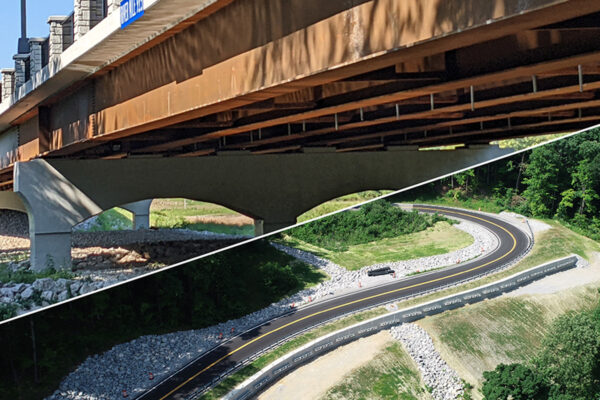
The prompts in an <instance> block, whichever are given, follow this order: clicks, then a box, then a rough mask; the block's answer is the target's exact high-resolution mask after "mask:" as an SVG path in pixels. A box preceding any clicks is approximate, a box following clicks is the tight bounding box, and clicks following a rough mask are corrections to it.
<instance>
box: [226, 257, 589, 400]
mask: <svg viewBox="0 0 600 400" xmlns="http://www.w3.org/2000/svg"><path fill="white" fill-rule="evenodd" d="M577 261H578V257H577V256H575V255H571V256H569V257H565V258H562V259H559V260H555V261H551V262H549V263H546V264H542V265H539V266H537V267H534V268H531V269H529V270H527V271H523V272H519V273H517V274H514V275H511V276H509V277H507V278H505V279H502V280H500V281H497V282H494V283H490V284H487V285H484V286H481V287H479V288H477V289H472V290H467V291H464V292H461V293H457V294H454V295H450V296H446V297H443V298H441V299H437V300H433V301H430V302H427V303H424V304H420V305H418V306H414V307H410V308H406V309H402V310H398V311H394V312H393V313H388V314H385V315H382V316H379V317H375V318H372V319H370V320H367V321H364V322H361V323H358V324H355V325H352V326H350V327H347V328H344V329H341V330H339V331H337V332H333V333H330V334H328V335H325V336H323V337H321V338H319V339H316V340H314V341H313V342H311V343H308V344H306V345H304V346H302V347H300V348H298V349H296V350H294V351H292V352H291V353H289V354H287V355H285V356H283V357H281V358H280V359H278V360H276V361H274V362H273V363H271V364H270V365H268V366H267V367H265V368H263V369H262V370H261V371H259V372H257V373H256V374H255V375H253V376H252V377H250V378H249V379H247V380H246V381H245V382H243V383H242V384H241V385H239V386H238V387H237V388H236V389H234V390H233V391H231V392H230V393H229V394H227V395H226V396H225V397H224V399H226V400H245V399H248V398H250V397H251V396H254V395H256V394H258V393H259V392H260V391H262V390H264V389H265V388H266V387H267V386H268V385H270V384H272V383H274V382H275V381H276V380H277V379H280V378H281V377H282V376H283V375H284V374H285V373H287V372H290V371H291V370H293V369H295V368H298V367H299V366H301V365H303V364H305V363H306V362H308V361H310V360H312V359H314V358H316V357H318V356H320V355H322V354H324V353H326V352H328V351H330V350H333V349H335V348H337V347H339V346H342V345H344V344H347V343H349V342H351V341H354V340H356V339H358V338H361V337H365V336H368V335H372V334H374V333H377V332H379V331H381V330H384V329H389V328H390V327H391V326H393V325H398V324H402V323H407V322H413V321H416V320H418V319H421V318H423V317H426V316H429V315H435V314H438V313H441V312H444V311H447V310H452V309H455V308H458V307H462V306H464V305H467V304H472V303H477V302H479V301H482V300H484V299H491V298H494V297H497V296H500V295H501V294H503V293H506V292H509V291H511V290H514V289H517V288H519V287H521V286H524V285H526V284H528V283H531V282H533V281H535V280H538V279H540V278H543V277H545V276H548V275H551V274H553V273H556V272H560V271H564V270H567V269H570V268H573V267H574V266H576V265H577Z"/></svg>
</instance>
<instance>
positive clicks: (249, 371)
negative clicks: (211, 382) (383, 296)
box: [200, 307, 387, 400]
mask: <svg viewBox="0 0 600 400" xmlns="http://www.w3.org/2000/svg"><path fill="white" fill-rule="evenodd" d="M385 313H387V310H386V309H385V308H383V307H380V308H376V309H373V310H368V311H364V312H362V313H358V314H355V315H352V316H349V317H346V318H342V319H339V320H337V321H334V322H331V323H329V324H326V325H323V326H321V327H319V328H316V329H313V330H311V331H309V332H307V333H305V334H303V335H301V336H298V337H296V338H294V339H292V340H290V341H288V342H286V343H284V344H282V345H281V346H279V347H277V348H276V349H274V350H271V351H269V352H268V353H265V354H263V355H262V356H260V357H259V358H257V359H256V360H255V361H254V362H252V363H250V364H249V365H247V366H245V367H244V368H242V369H240V370H239V371H237V372H235V373H233V374H231V375H230V376H228V377H227V378H225V379H223V380H222V381H221V382H220V383H219V384H217V385H216V386H215V387H214V388H212V389H211V390H209V391H208V392H206V393H205V394H204V395H202V397H200V400H216V399H220V398H221V397H223V396H225V395H226V394H227V393H229V392H230V391H231V390H233V389H234V388H235V387H236V386H237V385H239V384H240V383H242V382H243V381H245V380H246V379H247V378H249V377H251V376H252V375H254V374H255V373H257V372H258V371H260V370H261V369H262V368H264V367H266V366H267V365H269V364H270V363H272V362H273V361H275V360H277V359H278V358H280V357H282V356H283V355H285V354H287V353H289V352H291V351H292V350H295V349H297V348H299V347H301V346H302V345H304V344H306V343H308V342H310V341H312V340H315V339H316V338H319V337H321V336H324V335H326V334H328V333H331V332H335V331H338V330H340V329H342V328H345V327H347V326H350V325H353V324H356V323H358V322H361V321H365V320H367V319H370V318H373V317H376V316H378V315H382V314H385Z"/></svg>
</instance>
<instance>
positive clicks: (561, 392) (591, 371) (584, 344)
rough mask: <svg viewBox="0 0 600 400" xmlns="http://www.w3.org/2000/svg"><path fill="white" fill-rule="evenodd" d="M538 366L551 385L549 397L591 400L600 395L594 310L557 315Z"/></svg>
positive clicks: (599, 357)
mask: <svg viewBox="0 0 600 400" xmlns="http://www.w3.org/2000/svg"><path fill="white" fill-rule="evenodd" d="M542 344H543V348H542V352H541V354H540V355H539V356H538V357H537V358H536V360H535V365H536V366H537V369H538V370H539V371H540V373H541V374H542V375H543V376H544V377H546V379H547V380H548V383H549V385H550V397H549V399H553V400H557V399H561V400H562V399H564V400H567V399H569V400H571V399H572V400H589V399H597V398H598V396H599V395H600V332H599V330H598V324H597V323H596V321H595V318H594V314H593V313H592V312H587V311H585V312H569V313H567V314H564V315H562V316H560V317H559V318H557V320H556V321H555V322H554V323H553V324H552V326H551V328H550V330H549V332H548V334H547V335H546V336H545V338H544V340H543V342H542Z"/></svg>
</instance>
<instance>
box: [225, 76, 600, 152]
mask: <svg viewBox="0 0 600 400" xmlns="http://www.w3.org/2000/svg"><path fill="white" fill-rule="evenodd" d="M597 89H600V81H598V82H588V83H586V84H585V90H586V91H592V90H597ZM571 93H579V85H572V86H567V87H563V88H556V89H550V90H545V91H538V92H530V93H524V94H519V95H513V96H508V97H502V98H497V99H489V100H482V101H481V102H477V103H476V104H477V109H478V110H479V111H481V110H482V109H485V108H488V107H493V106H499V105H506V104H511V103H518V102H527V101H532V100H540V99H546V98H555V97H556V96H565V95H569V94H571ZM584 93H588V92H584ZM584 98H593V96H591V97H590V96H589V95H586V96H584ZM566 106H567V107H568V105H566ZM470 107H471V105H470V104H469V103H465V104H457V105H452V106H447V107H442V108H438V109H434V110H428V111H422V112H418V113H413V114H407V115H402V116H400V117H399V118H398V117H396V116H395V115H394V116H390V117H384V118H378V119H375V120H365V121H358V122H353V123H349V124H343V125H339V126H338V129H337V131H342V132H343V131H347V130H351V129H358V128H365V127H370V126H376V125H382V124H387V123H392V122H396V121H399V120H401V121H406V120H422V119H427V118H434V117H436V116H443V115H445V114H447V113H453V112H463V111H464V112H466V111H470ZM566 109H572V108H566ZM543 110H544V111H542V113H544V112H548V111H546V110H548V108H543ZM553 111H560V110H558V109H553ZM523 113H524V114H521V115H527V114H536V113H537V114H539V112H538V111H536V109H531V110H526V111H523ZM440 118H441V117H440ZM501 118H506V116H505V115H504V114H502V116H500V117H495V116H486V117H477V118H474V119H473V118H471V119H468V120H458V121H450V122H444V123H443V124H445V126H459V125H463V124H465V123H466V122H465V121H470V120H475V121H474V122H480V121H486V120H493V119H501ZM415 129H417V130H419V129H423V128H421V127H416V128H415ZM425 129H427V128H425ZM335 131H336V130H335V129H334V128H333V127H328V128H321V129H316V130H312V131H307V132H301V133H296V134H292V135H288V136H278V137H273V138H267V139H263V140H255V141H253V142H245V143H240V144H235V145H231V146H229V148H245V147H256V146H262V145H267V144H275V143H280V142H285V141H291V140H298V139H305V138H309V137H313V136H320V135H326V134H328V133H332V132H335ZM365 136H367V135H365ZM374 136H377V135H376V134H374ZM365 138H368V137H365ZM351 140H352V139H351ZM331 144H335V143H331Z"/></svg>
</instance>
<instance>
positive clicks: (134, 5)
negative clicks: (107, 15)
mask: <svg viewBox="0 0 600 400" xmlns="http://www.w3.org/2000/svg"><path fill="white" fill-rule="evenodd" d="M142 15H144V0H121V29H123V28H125V27H126V26H127V25H129V24H130V23H132V22H133V21H135V20H136V19H139V18H140V17H141V16H142Z"/></svg>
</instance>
